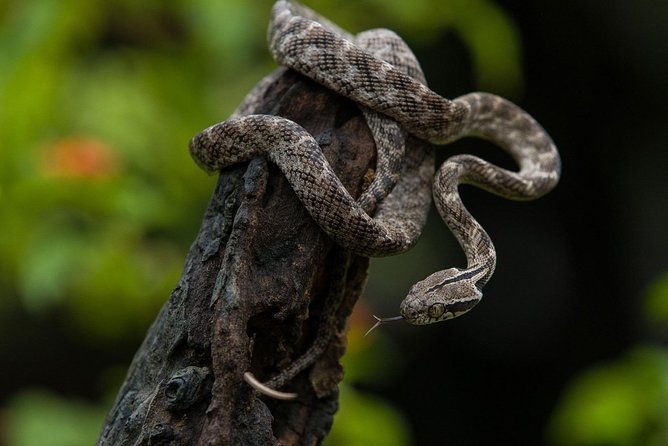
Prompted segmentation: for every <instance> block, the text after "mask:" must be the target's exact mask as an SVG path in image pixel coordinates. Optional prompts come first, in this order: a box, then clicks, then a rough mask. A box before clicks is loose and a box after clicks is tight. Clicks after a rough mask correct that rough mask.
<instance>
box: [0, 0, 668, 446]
mask: <svg viewBox="0 0 668 446" xmlns="http://www.w3.org/2000/svg"><path fill="white" fill-rule="evenodd" d="M305 3H306V4H307V5H308V6H311V7H313V8H315V9H316V10H318V11H320V12H321V13H323V14H324V15H326V16H328V17H329V18H331V19H332V20H334V21H336V22H338V23H339V24H340V25H342V26H344V27H346V28H347V29H349V30H351V31H355V32H357V31H361V30H364V29H368V28H373V27H379V26H382V27H388V28H391V29H394V30H395V31H397V32H398V33H399V34H400V35H402V36H403V37H404V38H405V39H406V40H407V42H408V43H409V44H410V46H411V47H412V48H413V49H414V51H415V52H416V54H417V55H418V58H419V59H420V61H421V62H422V64H423V67H424V70H425V72H426V75H427V78H428V79H429V82H430V86H431V87H432V89H434V90H435V91H437V92H438V93H440V94H442V95H443V96H446V97H450V98H452V97H456V96H458V95H460V94H464V93H466V92H469V91H472V90H485V91H490V92H493V93H496V94H500V95H503V96H506V97H508V98H509V99H511V100H513V101H514V102H516V103H518V104H519V105H521V106H522V107H523V108H525V109H526V110H528V111H529V112H530V113H531V114H532V115H533V116H534V117H535V118H536V119H537V120H538V121H539V122H541V123H542V124H543V126H544V127H546V128H547V129H548V130H549V132H550V134H551V135H552V137H553V138H554V140H555V141H556V143H557V145H558V146H559V148H560V151H561V154H562V160H563V178H562V182H561V183H560V185H559V186H558V188H557V189H556V190H555V191H554V192H553V193H551V194H550V195H549V196H547V197H545V198H543V199H541V200H539V201H537V202H530V203H515V202H509V201H506V200H503V199H501V198H498V197H494V196H491V195H489V194H487V193H485V192H481V191H478V190H474V189H469V188H462V194H463V196H464V200H465V203H466V204H467V206H468V208H469V209H470V210H471V212H472V213H473V215H474V216H476V217H477V218H478V219H479V220H480V221H481V223H482V224H483V226H484V227H485V228H486V229H487V230H488V232H489V233H490V235H491V236H492V239H493V240H494V242H495V244H496V247H497V251H498V255H499V261H498V267H497V271H496V273H495V275H494V277H493V278H492V280H491V282H490V283H489V284H488V285H487V287H486V288H485V298H484V300H483V302H482V303H481V304H480V305H479V306H478V307H477V308H476V309H475V310H474V311H472V312H471V313H469V314H467V315H465V316H464V317H461V318H459V319H456V320H453V321H450V322H445V323H441V324H436V325H433V326H428V327H411V326H408V325H403V324H395V325H388V326H384V327H382V328H381V329H379V330H377V331H375V332H374V333H373V334H372V335H371V336H369V337H366V338H363V337H362V334H363V333H364V332H365V331H366V329H368V328H369V327H370V325H371V324H372V318H371V316H370V315H371V314H379V315H382V316H391V315H394V314H396V313H397V311H398V306H399V302H400V301H401V299H403V297H404V295H405V293H406V291H407V290H408V288H409V287H410V285H411V284H412V283H413V282H415V281H417V280H420V279H422V278H424V277H426V276H427V275H428V274H430V273H432V272H433V271H436V270H437V269H443V268H446V267H451V266H461V265H462V264H463V262H464V257H463V254H462V253H461V250H460V249H459V247H458V246H457V245H456V242H455V241H454V239H453V238H452V236H451V235H450V234H449V232H448V230H447V229H446V228H445V226H444V225H443V223H441V222H440V220H439V218H438V217H437V214H436V212H435V210H433V212H432V214H431V217H430V221H429V224H428V226H427V228H426V230H425V234H424V236H423V238H422V239H421V240H420V243H419V244H418V246H417V247H416V248H415V249H413V250H412V251H410V252H409V253H407V254H404V255H401V256H398V257H394V258H389V259H380V260H374V261H373V262H372V268H371V271H370V279H369V285H368V289H367V292H366V297H365V299H364V300H363V301H361V302H360V304H359V305H358V308H357V309H356V312H355V314H354V316H353V318H352V320H351V330H350V335H349V339H350V343H349V352H348V354H347V356H346V358H345V366H346V378H345V381H344V383H342V385H341V410H340V412H339V414H338V415H337V418H336V419H335V423H334V427H333V431H332V433H331V435H330V437H329V438H328V440H327V444H328V445H330V446H336V445H362V446H364V445H384V446H387V445H389V446H393V445H397V446H401V445H435V444H450V445H480V444H499V445H519V444H522V445H524V444H526V445H541V444H546V445H555V446H561V445H583V446H589V445H591V446H598V445H625V446H626V445H652V446H654V445H656V446H659V445H666V444H668V347H666V340H668V260H667V259H666V253H667V252H668V236H666V234H665V230H666V229H665V228H668V187H667V186H666V170H667V169H668V150H667V149H666V145H667V141H668V126H666V124H665V123H666V120H667V119H668V107H666V104H667V103H668V82H667V81H666V80H667V79H668V26H666V23H668V2H665V1H660V0H637V1H635V2H628V1H624V0H610V1H607V2H600V1H598V0H579V1H567V2H564V1H557V0H536V1H532V2H526V1H521V0H411V1H410V2H406V1H405V0H359V1H355V2H350V1H344V0H311V1H306V2H305ZM271 5H272V1H270V0H258V1H254V2H249V1H247V0H194V1H193V0H191V1H186V0H171V1H158V0H142V1H136V0H117V1H91V0H0V444H2V445H7V446H19V445H20V446H31V445H45V444H48V445H55V446H59V445H88V444H92V443H93V442H94V441H95V439H96V438H97V435H98V432H99V430H100V427H101V425H102V422H103V418H104V416H105V414H106V412H107V411H108V410H109V408H110V407H111V404H112V401H113V398H114V396H115V394H116V392H117V390H118V387H119V385H120V383H121V382H122V380H123V377H124V374H125V371H126V368H127V366H128V364H129V362H130V361H131V359H132V356H133V354H134V352H135V350H136V349H137V348H138V346H139V344H140V342H141V340H142V339H143V336H144V334H145V332H146V329H147V328H148V325H149V324H150V323H151V322H152V320H153V319H154V317H155V315H156V313H157V311H158V310H159V308H160V307H161V306H162V304H163V303H164V302H165V300H166V299H167V297H168V296H169V293H170V291H171V289H172V287H173V286H174V285H175V284H176V281H177V279H178V277H179V274H180V270H181V267H182V265H183V261H184V259H185V256H186V252H187V250H188V247H189V245H190V243H191V242H192V241H193V240H194V238H195V235H196V234H197V230H198V227H199V224H200V221H201V218H202V215H203V211H204V209H205V206H206V203H207V200H208V198H209V196H210V194H211V192H212V190H213V186H214V182H215V178H213V177H209V176H207V175H205V174H204V173H203V172H202V171H200V170H199V169H198V168H197V167H196V166H195V164H194V163H193V162H192V161H191V160H190V158H189V156H188V153H187V142H188V140H189V138H190V137H191V136H193V135H194V134H195V133H197V132H198V131H200V130H201V129H203V128H204V127H206V126H208V125H210V124H212V123H215V122H218V121H222V120H224V119H225V118H226V117H227V116H228V115H229V113H230V112H231V111H232V110H233V109H234V108H235V107H236V105H237V104H238V103H239V102H240V101H241V99H242V98H243V96H244V95H245V93H246V92H247V91H248V90H249V89H250V88H251V87H252V86H253V85H254V84H255V83H256V82H257V81H258V80H259V79H260V78H261V77H262V76H263V75H265V74H267V73H268V72H269V71H270V70H272V69H273V67H274V66H275V65H274V63H273V62H272V61H271V60H270V58H269V56H268V52H267V49H266V43H265V30H266V26H267V22H268V18H269V12H270V9H271ZM463 151H466V152H472V153H476V154H480V155H482V156H484V157H486V158H488V159H490V160H493V161H494V162H497V163H500V164H503V165H511V164H510V162H509V160H508V159H507V158H506V157H505V155H504V154H503V153H500V151H499V150H498V149H497V148H495V147H493V146H491V145H488V144H485V143H482V142H480V141H461V142H458V143H456V144H454V145H451V146H448V147H444V148H439V150H438V156H439V159H440V160H443V159H445V158H446V157H447V156H450V155H452V154H454V153H459V152H463Z"/></svg>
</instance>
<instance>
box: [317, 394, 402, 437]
mask: <svg viewBox="0 0 668 446" xmlns="http://www.w3.org/2000/svg"><path fill="white" fill-rule="evenodd" d="M339 390H340V394H339V402H340V407H341V408H340V410H339V412H338V413H337V415H336V418H335V419H334V427H333V428H332V431H331V433H330V434H329V435H328V436H327V438H326V439H325V442H324V444H325V446H348V445H356V446H405V445H408V444H410V443H409V434H408V426H407V425H406V422H405V421H404V420H403V418H402V417H401V415H400V414H399V413H397V412H396V411H395V410H394V409H392V408H391V407H390V406H389V405H388V404H387V403H385V402H383V401H381V400H379V399H377V398H373V397H371V396H368V395H365V394H363V393H361V392H359V391H356V390H354V389H352V388H350V387H349V386H348V385H346V384H341V385H340V386H339Z"/></svg>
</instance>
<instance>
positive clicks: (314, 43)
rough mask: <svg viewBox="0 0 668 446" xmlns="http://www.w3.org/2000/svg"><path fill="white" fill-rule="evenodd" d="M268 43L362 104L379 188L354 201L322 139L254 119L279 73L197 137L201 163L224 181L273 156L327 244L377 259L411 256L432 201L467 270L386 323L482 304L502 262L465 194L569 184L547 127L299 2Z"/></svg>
mask: <svg viewBox="0 0 668 446" xmlns="http://www.w3.org/2000/svg"><path fill="white" fill-rule="evenodd" d="M268 42H269V49H270V52H271V54H272V56H273V58H274V59H275V60H276V61H277V62H278V63H279V64H280V65H282V66H283V67H285V68H287V69H292V70H295V71H297V72H299V73H301V74H302V75H304V76H306V77H308V78H310V79H312V80H314V81H315V82H317V83H319V84H321V85H323V86H325V87H326V88H328V89H330V90H332V91H333V92H335V93H337V94H340V95H342V96H344V97H346V98H349V99H351V100H352V101H354V102H355V103H357V104H358V105H359V106H360V108H361V110H362V112H363V113H364V116H365V119H366V121H367V123H368V125H369V127H370V129H371V131H372V134H373V137H374V141H375V143H376V150H377V169H376V175H375V177H374V179H373V182H372V183H371V185H370V186H369V188H368V189H367V190H366V191H365V192H364V193H363V195H362V196H361V197H360V198H359V199H357V200H356V199H355V198H353V197H352V196H351V195H350V193H349V192H348V191H347V190H346V189H345V187H344V186H343V185H342V183H341V181H340V180H339V179H338V178H337V176H336V174H335V173H334V171H333V170H332V167H331V166H330V165H329V163H328V162H327V160H326V159H325V157H324V155H323V153H322V150H321V149H320V147H319V145H318V142H317V141H316V139H315V138H314V137H313V135H311V134H309V133H308V132H307V131H306V130H305V129H304V128H303V127H301V126H300V125H298V124H297V123H295V122H293V121H290V120H288V119H286V118H282V117H279V116H272V115H262V114H254V113H253V109H254V108H255V104H256V103H257V101H258V100H259V98H261V96H262V94H263V92H264V91H266V89H267V88H269V86H270V85H271V82H272V79H274V78H275V77H276V76H278V75H279V74H280V71H279V72H276V73H274V74H272V75H270V76H269V77H267V78H265V79H264V80H263V81H261V82H260V83H259V84H258V86H257V87H255V88H254V89H253V90H252V91H251V92H250V93H249V95H248V96H247V97H246V99H245V100H244V102H243V103H242V105H241V106H240V107H239V108H238V109H237V111H236V112H235V113H233V115H232V117H231V118H230V119H228V120H226V121H223V122H221V123H217V124H214V125H212V126H210V127H208V128H206V129H205V130H203V131H201V132H200V133H198V134H197V135H196V136H195V137H193V138H192V139H191V141H190V144H189V150H190V154H191V156H192V157H193V159H194V160H195V161H196V162H197V163H198V164H199V166H201V167H202V168H204V169H205V170H207V171H209V172H214V171H218V170H220V169H224V168H226V167H229V166H232V165H234V164H237V163H241V162H244V161H248V160H250V159H252V158H255V157H258V156H264V157H266V158H267V159H268V160H269V161H270V162H273V163H275V164H276V165H277V166H278V167H279V169H280V170H281V171H282V172H283V174H284V175H285V177H286V178H287V180H288V181H289V183H290V185H291V187H292V188H293V189H294V191H295V194H296V195H297V197H298V198H299V200H300V201H301V202H302V204H303V205H304V207H305V208H306V209H307V211H308V212H309V214H310V215H311V217H312V218H313V219H314V220H315V222H316V223H317V224H318V225H319V226H320V227H321V228H322V230H323V231H325V232H326V233H327V234H328V235H329V237H331V238H332V239H333V240H334V241H335V242H336V243H338V244H339V245H341V246H342V247H343V248H345V249H347V250H349V251H351V252H352V253H355V254H358V255H362V256H368V257H381V256H389V255H395V254H398V253H402V252H404V251H406V250H408V249H410V248H411V247H412V246H413V245H414V244H415V243H416V242H417V239H418V238H419V236H420V234H421V232H422V229H423V227H424V225H425V222H426V215H427V212H428V208H429V204H430V194H431V195H433V198H434V202H435V205H436V208H437V211H438V213H439V214H440V216H441V218H442V220H443V221H444V223H445V224H446V225H447V227H448V228H449V229H450V231H451V232H452V234H453V235H454V237H455V238H456V240H457V241H458V243H459V245H460V246H461V248H462V249H463V251H464V253H465V255H466V267H464V268H457V267H453V268H448V269H444V270H440V271H437V272H435V273H433V274H431V275H430V276H428V277H427V278H425V279H424V280H421V281H419V282H417V283H416V284H414V285H413V286H412V287H411V288H410V290H409V291H408V294H407V296H406V297H405V298H404V299H403V301H402V302H401V304H400V311H399V312H400V316H397V317H391V318H376V319H377V320H378V324H380V323H384V322H389V321H393V320H405V321H407V322H409V323H411V324H414V325H425V324H431V323H435V322H439V321H444V320H447V319H452V318H454V317H457V316H460V315H462V314H464V313H466V312H468V311H469V310H471V309H472V308H473V307H474V306H475V305H476V304H478V303H479V302H480V301H481V299H482V289H483V287H484V285H485V284H486V283H487V282H488V281H489V279H490V277H491V276H492V274H493V272H494V269H495V267H496V258H497V256H496V251H495V249H494V245H493V243H492V240H491V238H490V236H489V235H488V234H487V232H486V231H485V230H484V229H483V227H482V226H481V225H480V223H478V221H477V220H475V218H474V217H473V216H472V215H471V213H470V212H469V211H468V210H467V209H466V207H465V206H464V204H463V202H462V199H461V197H460V195H459V190H458V188H459V185H461V184H468V185H473V186H476V187H479V188H482V189H484V190H486V191H489V192H491V193H493V194H496V195H499V196H502V197H505V198H507V199H512V200H532V199H536V198H539V197H541V196H543V195H545V194H546V193H548V192H549V191H550V190H552V189H553V188H554V187H555V186H556V184H557V183H558V181H559V177H560V174H561V162H560V158H559V154H558V151H557V148H556V146H555V144H554V142H553V141H552V139H551V138H550V136H549V135H548V133H547V132H546V131H545V129H544V128H543V127H542V126H541V125H540V124H539V123H538V122H536V120H535V119H534V118H532V117H531V116H530V115H529V114H528V113H527V112H526V111H524V110H523V109H521V108H520V107H518V106H517V105H515V104H513V103H512V102H510V101H508V100H506V99H504V98H502V97H500V96H497V95H494V94H491V93H483V92H474V93H469V94H465V95H463V96H459V97H457V98H455V99H446V98H444V97H442V96H440V95H439V94H437V93H436V92H434V91H432V90H431V89H429V87H428V86H427V85H426V81H425V80H424V75H423V74H422V70H421V69H420V66H419V63H418V62H417V60H416V58H415V56H414V55H413V53H412V52H411V51H410V50H409V49H407V45H406V44H405V43H403V41H402V40H401V39H400V38H399V37H398V36H396V34H394V33H392V32H391V31H387V30H372V31H368V32H366V33H360V34H358V35H355V36H353V35H351V34H349V33H348V32H346V31H344V30H342V29H341V28H339V27H338V26H337V25H335V24H333V23H332V22H330V21H329V20H327V19H325V18H324V17H321V16H320V15H318V14H317V13H316V12H314V11H312V10H310V9H309V8H307V7H305V6H303V5H300V4H299V3H297V2H294V1H290V0H277V1H276V2H275V3H274V6H273V9H272V16H271V19H270V25H269V30H268ZM285 68H284V69H285ZM406 134H410V135H412V136H414V137H416V138H419V139H421V140H424V141H427V142H428V143H431V144H433V145H437V146H440V145H446V144H449V143H452V142H454V141H456V140H459V139H461V138H468V137H474V138H480V139H483V140H486V141H489V142H491V143H492V144H494V145H496V146H498V147H499V148H501V149H502V150H504V151H506V152H507V153H508V154H509V155H510V156H511V157H512V159H513V160H514V161H515V163H516V164H517V166H518V170H510V169H505V168H502V167H499V166H497V165H495V164H493V163H490V162H488V161H486V160H484V159H482V158H479V157H477V156H473V155H470V154H459V155H454V156H451V157H450V158H448V159H447V160H446V161H445V162H443V163H442V164H441V165H440V166H439V167H438V169H437V170H436V169H434V168H433V167H431V166H430V163H429V157H428V156H427V157H422V161H418V160H419V159H420V158H419V157H416V156H415V155H411V154H409V153H408V152H407V150H406V145H405V140H406ZM435 170H436V172H434V171H435ZM430 189H431V190H430ZM378 324H377V325H378ZM374 327H375V326H374Z"/></svg>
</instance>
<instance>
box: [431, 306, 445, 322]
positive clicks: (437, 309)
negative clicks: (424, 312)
mask: <svg viewBox="0 0 668 446" xmlns="http://www.w3.org/2000/svg"><path fill="white" fill-rule="evenodd" d="M428 313H429V317H431V318H434V319H438V318H440V317H441V316H443V313H445V305H443V304H442V303H435V304H432V305H430V306H429V310H428Z"/></svg>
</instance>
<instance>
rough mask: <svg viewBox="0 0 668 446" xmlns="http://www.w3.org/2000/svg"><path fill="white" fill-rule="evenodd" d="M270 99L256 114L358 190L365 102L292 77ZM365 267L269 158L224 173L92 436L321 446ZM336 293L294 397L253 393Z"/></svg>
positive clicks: (369, 150)
mask: <svg viewBox="0 0 668 446" xmlns="http://www.w3.org/2000/svg"><path fill="white" fill-rule="evenodd" d="M266 96H267V97H266V98H265V100H264V103H263V106H262V107H261V110H260V111H261V112H264V113H269V114H276V115H280V116H285V117H287V118H289V119H292V120H294V121H296V122H297V123H299V124H301V125H302V126H304V127H305V128H306V129H307V130H308V131H309V132H311V134H313V135H314V136H315V137H316V139H317V140H318V141H319V143H320V145H321V147H322V148H323V150H324V152H325V155H326V156H327V159H328V160H329V161H330V163H331V165H332V166H333V168H334V170H335V171H336V172H337V174H338V175H339V177H340V178H341V180H342V182H343V184H344V185H345V186H346V187H347V188H348V190H349V191H351V193H352V194H353V196H358V195H359V194H360V192H361V190H362V187H363V183H364V181H365V177H366V178H367V181H368V177H369V172H370V170H369V169H370V167H372V166H373V163H374V156H375V155H374V145H373V139H372V137H371V134H370V132H369V130H368V128H367V127H366V124H365V122H364V119H363V117H362V115H361V114H360V112H359V110H358V108H357V107H356V106H355V105H354V104H352V103H351V102H350V101H348V100H346V99H344V98H342V97H340V96H336V95H333V94H331V93H330V92H328V91H327V90H325V89H324V88H322V87H320V86H318V85H316V84H314V83H313V82H311V81H308V80H306V79H304V78H302V77H301V76H299V75H296V74H294V73H292V72H287V73H286V74H284V75H283V76H282V77H281V78H279V79H278V80H277V81H276V82H275V83H274V84H273V85H272V86H271V88H270V89H269V91H268V93H267V95H266ZM367 264H368V261H367V259H364V258H359V257H350V256H349V255H348V254H346V253H343V252H341V250H340V249H339V248H337V247H336V246H335V245H334V244H333V243H332V242H331V240H330V239H329V238H328V237H327V236H326V235H325V234H324V233H323V232H322V231H321V230H320V229H319V228H318V226H317V225H316V224H315V223H314V222H313V220H312V219H311V218H310V216H309V215H308V214H307V212H306V211H305V210H304V208H303V207H302V205H301V204H300V202H299V201H298V200H297V198H296V197H295V195H294V193H293V192H292V189H291V187H290V185H289V184H288V183H287V181H286V180H285V178H284V177H283V175H282V174H281V172H280V171H279V170H278V169H277V168H276V167H275V166H274V165H271V164H268V163H267V162H266V161H265V160H264V159H255V160H253V161H251V162H249V163H246V164H244V165H239V166H234V167H232V168H229V169H226V170H225V171H224V172H222V173H221V175H220V178H219V180H218V184H217V186H216V189H215V192H214V194H213V197H212V199H211V202H210V204H209V207H208V209H207V211H206V214H205V216H204V221H203V224H202V227H201V229H200V232H199V234H198V236H197V239H196V240H195V242H194V243H193V245H192V247H191V249H190V252H189V254H188V258H187V260H186V263H185V268H184V271H183V275H182V277H181V279H180V280H179V283H178V284H177V286H176V288H175V289H174V291H173V293H172V295H171V297H170V299H169V301H168V302H167V303H166V304H165V306H164V307H163V308H162V310H161V311H160V313H159V315H158V317H157V319H156V320H155V322H154V323H153V325H152V327H151V328H150V330H149V332H148V334H147V336H146V339H145V340H144V343H143V344H142V346H141V347H140V349H139V351H138V352H137V353H136V356H135V358H134V360H133V362H132V365H131V366H130V369H129V371H128V375H127V377H126V380H125V382H124V384H123V386H122V388H121V390H120V391H119V394H118V397H117V399H116V402H115V404H114V406H113V408H112V410H111V411H110V413H109V415H108V417H107V420H106V424H105V426H104V428H103V431H102V434H101V436H100V439H99V440H98V444H100V445H114V446H116V445H129V444H133V445H134V444H140V445H141V444H151V445H157V444H170V445H195V444H199V445H235V446H236V445H271V444H283V445H297V444H299V445H314V444H319V443H320V442H321V441H322V439H323V438H324V437H325V435H326V434H327V432H328V431H329V429H330V427H331V423H332V418H333V415H334V413H335V411H336V410H337V398H338V395H337V391H336V385H337V383H338V382H339V381H340V380H341V378H342V373H343V372H342V368H341V366H340V364H339V358H340V357H341V355H342V354H343V351H344V349H345V337H344V334H345V333H344V332H345V325H346V320H347V317H348V316H349V314H350V312H351V311H352V307H353V305H354V303H355V301H356V300H357V299H358V297H359V295H360V293H361V291H362V288H363V284H364V282H365V279H366V270H367ZM342 265H343V267H342ZM341 272H343V274H341ZM336 289H341V291H342V292H343V297H344V298H343V302H342V303H341V305H340V307H339V308H338V310H337V311H336V317H335V322H336V330H335V334H334V336H332V338H331V339H330V342H329V343H328V346H327V348H326V350H325V352H324V354H323V355H322V356H321V357H320V359H319V360H318V361H317V362H316V363H315V365H314V366H313V367H309V368H307V369H306V370H305V371H304V372H302V373H300V374H299V375H298V376H297V377H296V378H295V379H293V380H292V381H291V382H290V383H289V384H288V385H287V386H286V389H284V390H288V391H291V392H297V393H298V394H299V398H298V399H297V400H296V401H288V402H286V401H277V400H270V399H267V398H266V397H262V396H260V395H258V394H257V393H256V392H255V391H254V390H253V389H251V388H250V387H249V386H248V385H247V384H246V383H245V382H244V381H243V380H242V376H243V373H244V372H246V371H252V372H253V373H254V374H255V376H257V377H258V378H259V379H260V380H263V381H266V380H268V379H269V378H271V377H273V376H275V375H276V374H278V373H279V372H280V371H281V370H283V369H285V368H286V367H287V366H288V365H289V364H290V363H291V362H292V361H294V360H295V359H297V358H298V357H299V356H300V354H302V353H303V352H304V351H306V350H307V349H308V347H309V346H310V345H311V344H312V343H313V340H314V338H315V335H316V332H317V331H318V329H319V326H320V325H321V324H323V323H326V320H327V318H326V317H324V316H325V315H323V314H322V309H323V306H324V305H325V300H326V298H327V296H328V295H330V296H331V295H332V292H331V290H336Z"/></svg>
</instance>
